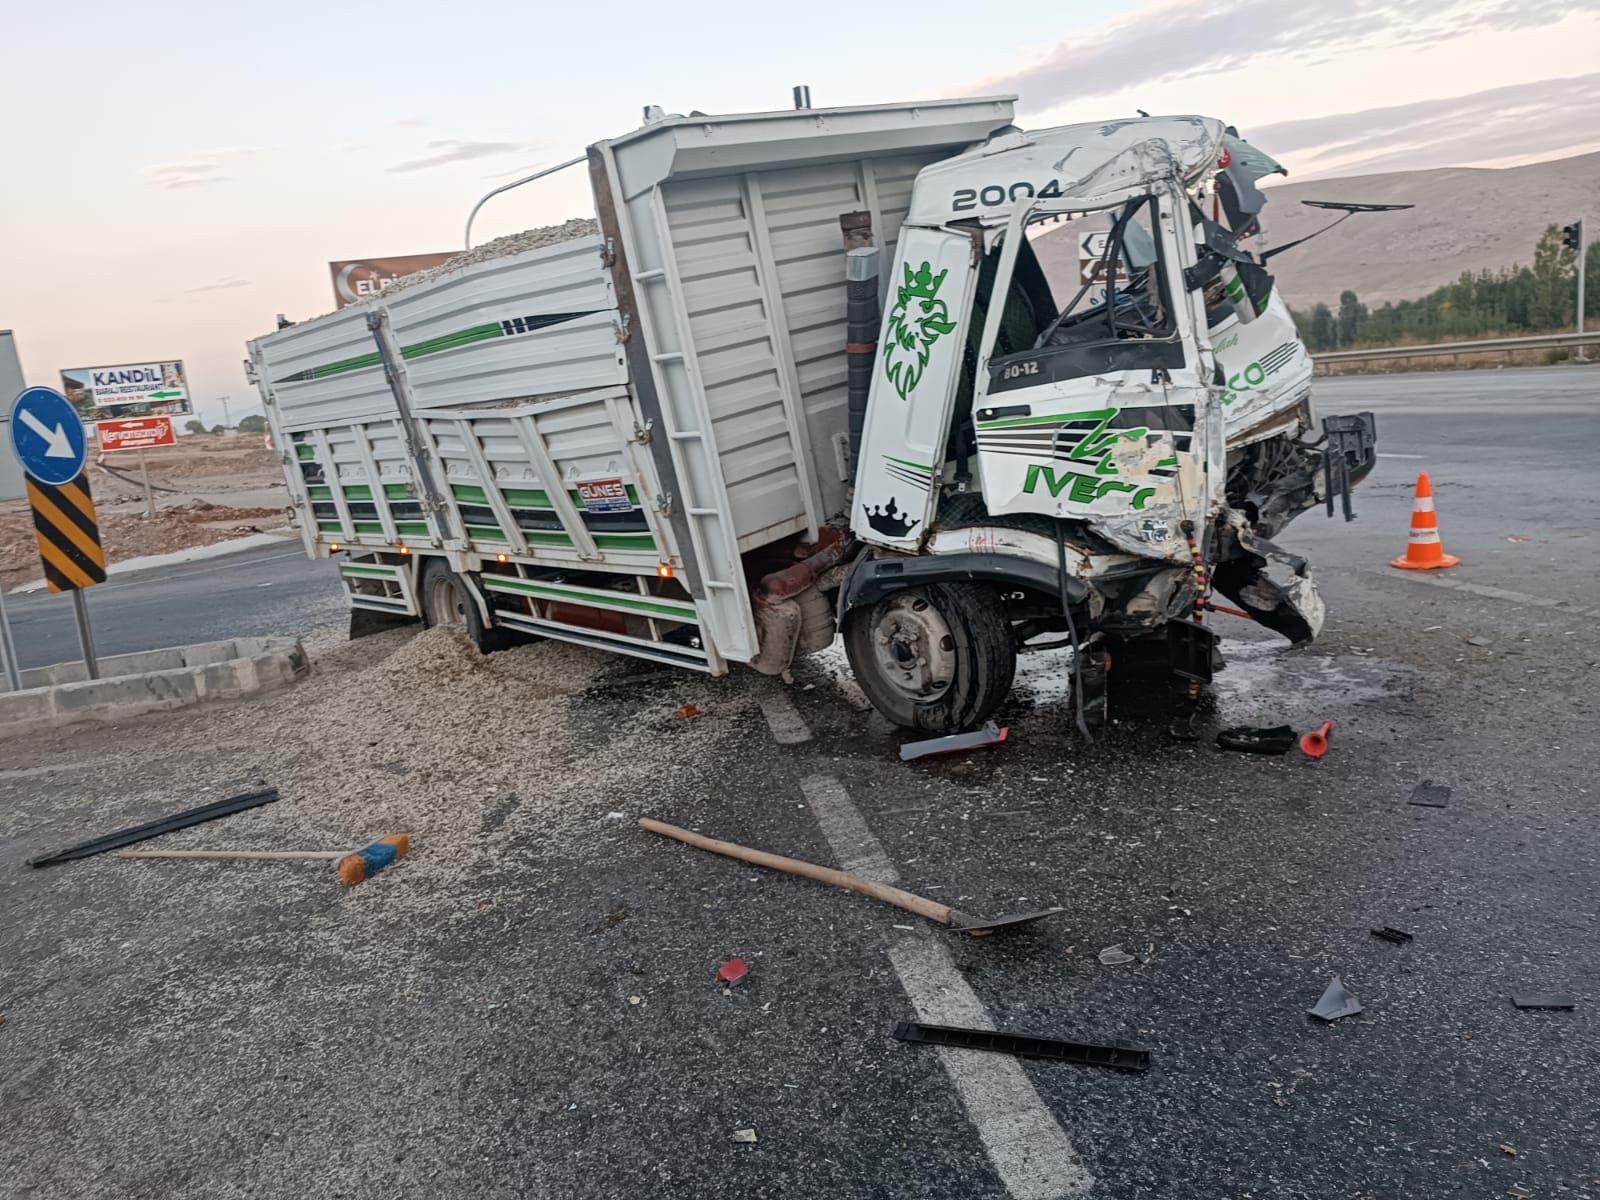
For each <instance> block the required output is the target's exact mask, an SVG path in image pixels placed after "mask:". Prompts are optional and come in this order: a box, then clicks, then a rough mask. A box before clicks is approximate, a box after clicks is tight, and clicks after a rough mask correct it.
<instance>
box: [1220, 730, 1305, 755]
mask: <svg viewBox="0 0 1600 1200" xmlns="http://www.w3.org/2000/svg"><path fill="white" fill-rule="evenodd" d="M1294 743H1295V736H1294V727H1293V726H1292V725H1272V726H1267V727H1259V726H1251V725H1237V726H1235V727H1234V728H1232V729H1224V730H1222V731H1221V732H1220V733H1218V734H1217V745H1219V746H1221V747H1222V748H1223V749H1224V750H1237V751H1239V752H1240V753H1241V754H1287V753H1289V751H1290V750H1293V749H1294Z"/></svg>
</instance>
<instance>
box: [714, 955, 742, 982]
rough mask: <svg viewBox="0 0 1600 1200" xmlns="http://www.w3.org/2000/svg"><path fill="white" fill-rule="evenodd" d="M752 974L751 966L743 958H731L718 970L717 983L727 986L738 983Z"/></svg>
mask: <svg viewBox="0 0 1600 1200" xmlns="http://www.w3.org/2000/svg"><path fill="white" fill-rule="evenodd" d="M749 973H750V968H749V966H748V965H747V964H746V963H745V961H744V959H742V958H730V959H729V960H728V961H727V962H725V963H723V964H722V965H721V966H720V967H718V968H717V982H718V983H725V984H734V983H738V982H739V980H741V979H743V978H744V977H745V976H746V975H748V974H749Z"/></svg>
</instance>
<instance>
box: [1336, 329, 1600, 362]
mask: <svg viewBox="0 0 1600 1200" xmlns="http://www.w3.org/2000/svg"><path fill="white" fill-rule="evenodd" d="M1596 344H1600V331H1594V332H1589V333H1539V334H1534V335H1533V336H1532V337H1511V338H1484V339H1483V340H1481V341H1476V342H1433V343H1431V344H1429V345H1426V346H1380V347H1378V348H1376V349H1372V350H1334V351H1331V352H1330V353H1327V354H1313V355H1312V356H1311V361H1312V363H1314V364H1315V365H1316V366H1319V367H1320V366H1322V365H1323V364H1325V363H1340V362H1367V361H1370V360H1376V359H1385V358H1428V357H1431V356H1434V355H1440V354H1490V353H1494V352H1496V351H1499V352H1501V353H1504V352H1506V351H1509V350H1559V349H1561V348H1562V347H1567V346H1571V347H1578V346H1592V345H1596Z"/></svg>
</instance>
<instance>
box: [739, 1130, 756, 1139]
mask: <svg viewBox="0 0 1600 1200" xmlns="http://www.w3.org/2000/svg"><path fill="white" fill-rule="evenodd" d="M733 1140H734V1141H736V1142H753V1141H755V1140H756V1131H755V1130H754V1129H735V1130H734V1131H733Z"/></svg>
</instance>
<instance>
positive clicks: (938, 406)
mask: <svg viewBox="0 0 1600 1200" xmlns="http://www.w3.org/2000/svg"><path fill="white" fill-rule="evenodd" d="M976 274H977V271H976V267H975V264H974V263H973V255H972V242H971V241H970V240H969V239H968V238H965V237H961V236H960V235H958V234H953V233H947V232H945V231H943V230H940V229H927V228H923V227H919V226H914V225H906V226H903V227H902V229H901V233H900V245H899V249H898V253H897V254H896V258H895V264H894V266H893V268H891V274H890V276H889V286H888V292H887V295H886V296H885V298H884V316H883V326H882V328H881V330H880V331H879V340H878V358H877V362H876V364H875V366H874V368H873V377H872V392H871V395H870V397H869V399H868V402H867V423H866V428H865V430H864V431H863V434H862V438H861V460H860V462H858V463H857V464H856V494H855V506H854V509H853V511H852V513H851V526H852V527H853V528H854V529H855V532H856V534H857V536H858V537H862V538H864V539H866V540H867V541H869V542H875V543H878V544H880V545H884V546H890V547H893V548H896V549H903V550H915V549H916V548H917V547H918V546H919V545H921V543H922V539H923V538H924V537H925V536H926V535H927V533H928V531H929V529H930V528H931V526H932V525H933V520H934V514H935V511H936V509H937V506H938V501H939V491H940V483H941V482H942V480H943V476H944V461H945V444H946V435H947V433H948V431H949V428H950V412H951V407H952V404H953V403H954V399H955V395H956V390H957V384H958V382H959V376H960V374H961V365H962V361H963V357H964V353H965V344H966V340H967V333H968V328H969V320H970V312H969V310H970V308H971V304H972V288H973V280H974V278H975V277H976Z"/></svg>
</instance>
